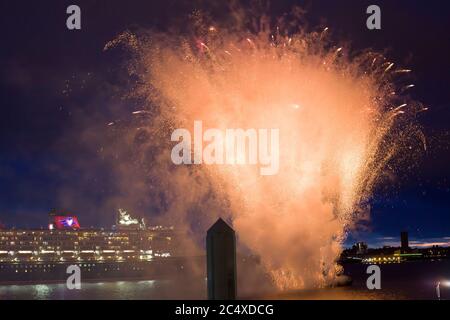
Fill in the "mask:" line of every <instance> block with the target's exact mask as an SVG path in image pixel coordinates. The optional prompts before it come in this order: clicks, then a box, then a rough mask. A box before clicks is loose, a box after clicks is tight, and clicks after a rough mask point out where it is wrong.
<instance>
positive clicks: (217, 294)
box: [206, 219, 237, 300]
mask: <svg viewBox="0 0 450 320" xmlns="http://www.w3.org/2000/svg"><path fill="white" fill-rule="evenodd" d="M206 259H207V270H208V299H210V300H234V299H236V291H237V285H236V279H237V277H236V235H235V233H234V230H233V229H232V228H231V227H230V226H229V225H228V224H227V223H226V222H225V221H223V220H222V219H219V220H217V222H216V223H215V224H214V225H213V226H212V227H211V228H210V229H209V230H208V233H207V235H206Z"/></svg>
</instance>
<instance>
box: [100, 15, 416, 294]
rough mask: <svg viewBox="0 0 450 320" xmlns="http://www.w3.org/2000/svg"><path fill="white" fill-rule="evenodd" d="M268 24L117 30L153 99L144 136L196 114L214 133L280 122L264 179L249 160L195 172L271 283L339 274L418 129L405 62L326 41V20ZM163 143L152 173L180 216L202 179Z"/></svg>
mask: <svg viewBox="0 0 450 320" xmlns="http://www.w3.org/2000/svg"><path fill="white" fill-rule="evenodd" d="M197 27H198V26H197ZM267 30H270V28H268V27H261V28H260V31H258V32H253V33H249V32H246V31H236V29H235V28H234V29H233V30H232V31H229V30H228V29H227V28H226V26H225V27H219V26H211V25H210V24H207V25H205V27H204V32H200V35H198V37H194V38H195V39H192V38H193V37H190V36H186V37H183V36H180V35H173V34H158V33H151V35H150V37H142V38H138V37H136V36H134V35H130V34H128V36H127V35H126V34H125V35H121V36H120V37H119V39H120V40H121V41H123V40H124V39H130V41H131V47H132V48H133V49H134V50H136V52H137V53H138V59H137V60H136V61H134V62H133V64H132V65H133V70H135V71H136V70H139V72H137V73H138V75H139V77H140V79H141V82H140V84H139V86H138V87H137V90H136V92H137V93H138V94H139V96H140V97H145V98H146V99H147V101H148V102H149V104H151V105H152V106H155V105H156V106H157V108H156V109H155V110H158V111H157V112H154V113H153V115H154V116H153V117H152V119H151V122H150V123H149V124H148V126H149V129H148V130H149V132H151V133H152V134H153V137H154V138H152V139H151V141H150V142H149V144H151V145H159V146H167V142H168V141H169V137H167V139H166V140H164V141H163V142H161V140H162V139H163V138H161V132H163V131H164V130H166V129H167V128H168V126H170V127H171V128H189V129H191V128H192V125H193V123H194V121H196V120H201V121H203V124H204V126H205V127H210V128H217V129H220V130H225V129H227V128H243V129H248V128H277V129H279V133H280V160H279V163H280V168H279V172H278V174H277V175H274V176H261V175H260V174H259V171H258V169H257V167H255V166H251V165H214V166H202V167H201V168H200V169H198V168H196V169H195V170H200V171H201V172H202V174H203V175H204V176H205V177H207V179H208V181H209V183H210V184H211V185H212V188H213V189H214V191H215V193H216V194H217V195H218V199H219V200H215V201H216V202H215V205H213V206H209V207H208V210H212V211H213V210H215V209H217V208H219V207H221V205H222V204H223V203H225V202H226V203H228V205H229V207H228V208H229V210H230V213H229V214H230V216H231V218H232V221H233V225H234V228H235V229H236V231H237V234H238V237H239V241H240V243H241V244H242V245H243V246H245V247H247V248H249V249H250V250H252V252H254V253H255V254H257V255H259V256H260V257H261V260H262V262H263V264H264V266H265V267H266V270H267V271H268V272H269V273H270V274H271V275H272V277H273V279H274V281H275V283H276V284H277V286H278V287H279V288H281V289H288V288H300V287H313V286H322V285H325V284H326V283H328V282H329V281H331V280H333V278H334V277H335V275H336V272H337V269H338V268H337V266H336V263H335V261H336V259H337V257H338V256H339V254H340V251H341V245H342V242H343V240H344V239H345V237H346V232H347V231H348V230H349V229H351V228H352V226H354V225H355V223H357V222H358V220H359V219H361V217H362V216H364V215H365V214H366V213H367V210H368V208H367V207H366V205H365V203H366V201H367V200H368V198H369V197H370V195H371V193H372V191H373V188H374V186H375V185H376V183H377V182H378V180H379V177H380V176H381V174H382V172H383V171H384V170H385V165H386V163H388V162H389V161H391V159H392V158H393V157H394V156H395V155H396V153H397V152H398V150H399V148H401V147H402V146H403V145H404V144H405V139H406V137H409V136H411V132H412V131H411V130H415V128H416V127H415V126H414V125H413V124H412V123H411V121H410V119H411V118H412V116H411V115H413V114H415V113H417V112H418V110H419V109H420V110H423V108H422V107H420V106H419V105H418V104H416V103H414V102H411V101H408V103H407V104H406V102H405V100H404V99H403V98H402V97H400V96H398V95H397V94H395V92H396V85H395V78H394V77H395V76H396V75H397V76H399V75H401V74H404V73H408V72H409V71H410V70H407V69H398V70H396V67H395V65H394V63H392V62H389V61H386V60H385V59H384V58H383V57H382V56H380V55H378V54H375V53H365V54H364V55H359V56H355V55H351V54H350V53H349V50H348V49H345V48H342V47H339V46H333V45H331V44H330V43H329V41H327V40H326V39H327V38H328V35H327V34H328V32H329V31H327V30H328V28H326V29H325V30H323V31H321V32H312V33H306V32H297V33H289V35H287V34H286V35H282V34H281V31H280V30H283V28H282V26H280V27H279V28H277V31H276V32H274V33H273V34H272V33H270V32H268V31H267ZM325 31H327V32H326V33H325ZM199 39H201V40H199ZM114 44H117V40H116V41H115V42H113V43H112V45H114ZM110 46H111V44H109V45H108V46H107V47H108V48H109V47H110ZM350 57H352V58H350ZM408 88H412V85H408ZM162 136H164V135H162ZM160 149H162V150H163V151H162V153H161V154H160V155H159V156H158V157H157V158H156V161H155V162H156V163H155V164H154V165H153V167H152V168H153V169H152V170H153V174H155V175H157V176H159V177H160V183H161V188H172V189H171V192H172V194H174V197H173V198H174V200H173V201H172V203H173V204H172V205H171V206H170V208H169V209H168V211H170V212H171V213H172V214H178V215H182V213H181V212H182V211H185V210H186V207H188V206H189V204H192V203H195V202H201V201H204V200H201V199H203V198H202V197H203V196H204V195H205V193H206V192H205V190H204V189H205V187H204V185H201V184H196V183H194V182H193V178H192V176H191V175H190V173H189V170H194V169H190V168H186V167H183V168H181V167H179V168H177V169H175V170H169V169H168V168H169V167H170V164H169V162H170V157H169V156H168V154H170V147H169V148H160ZM166 149H167V150H166ZM173 181H175V182H176V183H174V182H173ZM200 195H201V196H200ZM205 205H206V204H205ZM217 210H221V209H217Z"/></svg>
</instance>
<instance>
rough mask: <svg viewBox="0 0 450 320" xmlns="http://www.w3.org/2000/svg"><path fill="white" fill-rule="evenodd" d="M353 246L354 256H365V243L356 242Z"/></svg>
mask: <svg viewBox="0 0 450 320" xmlns="http://www.w3.org/2000/svg"><path fill="white" fill-rule="evenodd" d="M355 246H356V254H366V253H367V243H365V242H357V243H356V245H355Z"/></svg>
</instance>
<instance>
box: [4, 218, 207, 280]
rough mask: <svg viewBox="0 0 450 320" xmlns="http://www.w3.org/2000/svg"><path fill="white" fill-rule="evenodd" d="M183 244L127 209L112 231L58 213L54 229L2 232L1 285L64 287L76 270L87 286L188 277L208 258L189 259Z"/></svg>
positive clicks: (50, 226) (170, 232)
mask: <svg viewBox="0 0 450 320" xmlns="http://www.w3.org/2000/svg"><path fill="white" fill-rule="evenodd" d="M179 241H180V237H179V235H177V233H176V232H175V231H174V229H173V228H172V227H163V226H146V224H145V221H144V219H136V218H133V217H132V216H131V215H130V214H128V213H127V212H126V211H125V210H122V209H119V211H118V215H117V221H116V224H115V225H114V226H112V228H111V229H110V230H104V229H84V228H81V227H80V223H79V220H78V217H77V216H75V215H72V214H71V213H69V212H61V211H52V212H50V213H49V223H48V229H34V230H33V229H30V230H16V229H0V283H3V284H4V283H18V282H53V281H54V282H59V281H61V282H63V281H66V279H67V277H68V276H69V275H68V274H67V268H68V267H69V266H70V265H77V266H79V267H80V269H81V275H82V279H83V280H108V279H114V280H122V279H123V280H126V279H148V280H153V279H165V278H173V277H177V276H182V274H183V272H184V270H185V269H187V268H185V266H186V265H187V264H189V263H193V262H194V263H200V264H202V262H201V260H202V257H197V258H193V257H183V254H182V252H181V251H180V247H179V243H180V242H179ZM203 259H204V258H203Z"/></svg>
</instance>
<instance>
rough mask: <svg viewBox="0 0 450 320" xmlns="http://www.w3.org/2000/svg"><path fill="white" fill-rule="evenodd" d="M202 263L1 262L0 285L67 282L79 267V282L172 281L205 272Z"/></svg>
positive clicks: (190, 260)
mask: <svg viewBox="0 0 450 320" xmlns="http://www.w3.org/2000/svg"><path fill="white" fill-rule="evenodd" d="M204 263H205V262H204V257H195V258H192V257H190V258H169V259H161V260H155V261H142V262H141V261H138V262H136V261H124V262H117V261H114V262H79V263H78V262H58V263H55V262H48V263H47V262H41V263H28V262H27V263H0V284H19V283H51V282H66V281H67V279H68V277H69V276H70V275H71V274H72V273H68V272H67V269H68V267H69V266H71V265H77V266H78V267H79V268H80V271H81V281H107V280H131V279H137V280H161V279H174V278H178V277H185V276H188V275H191V274H192V270H197V271H198V270H202V269H203V270H204V269H205V267H204ZM200 272H201V271H200Z"/></svg>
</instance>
